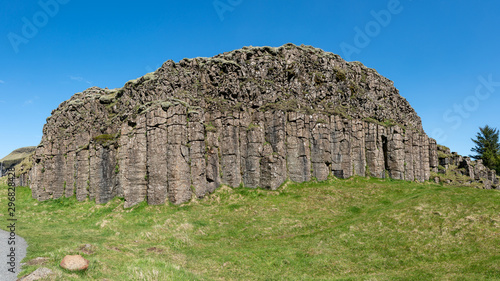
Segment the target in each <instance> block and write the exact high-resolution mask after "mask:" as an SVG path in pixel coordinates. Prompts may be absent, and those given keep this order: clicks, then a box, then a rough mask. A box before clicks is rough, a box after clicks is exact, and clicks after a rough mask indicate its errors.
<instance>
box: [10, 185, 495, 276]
mask: <svg viewBox="0 0 500 281" xmlns="http://www.w3.org/2000/svg"><path fill="white" fill-rule="evenodd" d="M6 188H7V187H6V186H5V185H3V186H2V187H1V188H0V206H3V207H1V209H2V210H4V211H5V212H3V213H2V215H3V218H5V217H6V214H5V213H6V209H7V207H6V204H7V202H6V199H5V198H6ZM16 204H17V208H16V212H17V217H18V219H19V222H18V231H17V233H18V234H19V235H20V236H22V237H24V238H25V239H26V240H27V242H28V243H29V248H28V256H27V258H26V259H25V261H29V260H31V259H33V258H36V257H47V258H49V260H48V262H47V263H46V264H45V265H43V266H45V267H48V268H50V269H52V270H53V271H55V272H56V274H57V276H56V277H54V278H53V280H80V279H84V280H500V192H498V191H495V190H478V189H473V188H470V187H459V188H456V187H454V188H450V187H442V186H439V185H435V184H430V183H424V184H421V183H412V182H404V181H392V180H381V179H365V178H351V179H348V180H337V179H332V180H329V181H328V182H323V183H306V184H293V183H290V184H286V185H285V186H283V187H282V188H281V189H279V190H278V191H267V190H260V189H256V190H254V189H245V188H237V189H231V188H228V187H222V188H220V189H219V190H218V191H216V193H214V194H212V195H210V196H208V197H207V198H205V199H204V200H198V201H193V202H191V203H189V204H185V205H182V206H173V205H164V206H147V205H146V204H140V205H138V206H135V207H133V208H131V209H125V210H124V209H123V200H122V199H115V200H113V201H111V202H109V203H108V204H106V205H96V204H95V203H94V202H83V203H79V202H77V201H76V199H75V198H68V199H59V200H53V201H48V202H42V203H41V202H37V201H35V200H33V199H31V192H30V190H29V189H28V188H25V187H20V188H17V201H16ZM5 225H6V224H5V223H3V224H1V228H3V229H5ZM85 244H89V245H90V246H87V247H85ZM66 254H81V255H83V256H84V257H85V258H87V259H88V260H90V267H89V269H88V270H87V271H86V272H84V273H70V272H67V271H64V270H62V269H61V268H60V267H59V262H60V261H61V259H62V258H63V257H64V256H65V255H66ZM38 267H40V265H33V266H26V267H25V268H24V271H23V272H22V273H23V274H27V273H30V272H32V271H34V270H35V269H36V268H38Z"/></svg>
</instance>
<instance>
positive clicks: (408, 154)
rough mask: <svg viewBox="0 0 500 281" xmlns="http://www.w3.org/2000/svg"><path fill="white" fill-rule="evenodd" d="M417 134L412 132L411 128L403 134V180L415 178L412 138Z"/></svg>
mask: <svg viewBox="0 0 500 281" xmlns="http://www.w3.org/2000/svg"><path fill="white" fill-rule="evenodd" d="M415 135H416V136H418V134H414V133H413V132H412V131H411V130H408V131H407V132H406V134H405V135H404V147H405V163H404V166H405V167H404V171H405V180H407V181H413V180H415V170H414V165H413V158H414V152H413V141H414V140H413V138H414V136H415Z"/></svg>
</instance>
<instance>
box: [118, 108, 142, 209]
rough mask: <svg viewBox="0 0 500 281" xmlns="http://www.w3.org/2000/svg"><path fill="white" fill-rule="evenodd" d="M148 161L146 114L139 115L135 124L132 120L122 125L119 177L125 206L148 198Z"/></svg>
mask: <svg viewBox="0 0 500 281" xmlns="http://www.w3.org/2000/svg"><path fill="white" fill-rule="evenodd" d="M130 125H131V126H130ZM146 163H147V140H146V116H145V115H139V116H138V117H137V120H136V121H135V124H134V123H133V122H132V121H131V122H130V123H129V124H126V123H125V124H124V125H123V126H122V128H121V137H120V139H119V153H118V165H119V169H120V173H119V177H118V178H119V181H120V185H121V187H122V188H123V195H124V197H125V204H124V207H125V208H128V207H131V206H133V205H135V204H138V203H140V202H142V201H144V199H145V198H146V192H147V179H148V175H147V166H146Z"/></svg>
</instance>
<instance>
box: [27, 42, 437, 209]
mask: <svg viewBox="0 0 500 281" xmlns="http://www.w3.org/2000/svg"><path fill="white" fill-rule="evenodd" d="M33 160H34V166H33V169H32V170H31V188H32V191H33V197H34V198H36V199H38V200H47V199H50V198H59V197H61V196H66V197H69V196H73V195H76V197H77V199H78V200H85V199H86V198H90V199H91V200H95V201H96V203H106V202H108V201H109V200H111V199H112V198H114V197H116V196H119V197H124V198H125V207H130V206H132V205H135V204H137V203H139V202H141V201H144V200H147V202H148V203H149V204H165V203H166V202H167V200H168V201H170V202H173V203H175V204H180V203H183V202H187V201H189V200H191V199H192V198H193V197H197V198H202V197H204V196H205V195H206V194H207V193H210V192H213V191H214V190H215V189H216V188H217V187H219V186H220V185H221V184H226V185H229V186H233V187H236V186H241V185H243V186H245V187H249V188H255V187H263V188H269V189H277V188H278V187H279V186H280V185H281V184H283V183H284V182H285V181H286V180H288V179H289V180H292V181H295V182H304V181H309V180H311V179H314V178H315V179H317V180H325V179H327V177H328V176H330V175H332V176H336V177H340V178H347V177H350V176H353V175H361V176H366V175H367V176H372V177H379V178H382V177H386V176H389V177H391V178H394V179H405V180H417V181H424V180H428V179H429V176H430V172H431V171H434V172H437V168H438V164H439V163H438V155H437V147H436V142H435V141H434V140H433V139H430V138H428V137H427V135H426V134H425V133H424V131H423V130H422V125H421V121H420V118H419V117H418V115H417V114H416V113H415V111H414V110H413V109H412V108H411V106H410V105H409V103H408V102H407V101H406V100H405V99H404V98H403V97H401V96H400V95H399V94H398V91H397V89H396V88H394V86H393V83H392V82H391V81H390V80H388V79H386V78H384V77H382V76H380V75H379V74H378V73H377V72H376V71H375V70H373V69H369V68H366V67H364V66H363V65H362V64H361V63H358V62H351V63H349V62H346V61H344V60H342V59H341V58H340V57H339V56H337V55H334V54H331V53H327V52H323V51H322V50H319V49H315V48H312V47H305V46H301V47H298V46H295V45H292V44H287V45H284V46H282V47H279V48H269V47H263V48H243V49H241V50H236V51H232V52H229V53H224V54H221V55H218V56H215V57H213V58H195V59H184V60H182V61H180V62H179V63H174V62H173V61H168V62H166V63H165V64H164V65H163V66H162V67H161V68H159V69H158V70H157V71H155V72H154V73H149V74H147V75H145V76H143V77H141V78H139V79H136V80H133V81H129V82H127V83H126V84H125V86H124V87H123V88H121V89H115V90H108V89H100V88H97V87H93V88H90V89H88V90H86V91H84V92H82V93H78V94H75V95H74V96H73V97H72V98H71V99H70V100H68V101H65V102H63V103H62V104H61V105H60V106H59V107H58V108H57V109H56V110H54V111H53V112H52V116H51V117H49V118H48V119H47V124H46V125H45V127H44V135H43V138H42V142H41V144H40V145H39V146H38V148H37V150H36V153H35V156H34V158H33Z"/></svg>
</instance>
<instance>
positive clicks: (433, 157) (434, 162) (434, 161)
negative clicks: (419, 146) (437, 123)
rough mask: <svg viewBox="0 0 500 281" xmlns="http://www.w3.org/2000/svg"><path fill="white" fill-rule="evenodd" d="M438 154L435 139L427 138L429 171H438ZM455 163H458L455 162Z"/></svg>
mask: <svg viewBox="0 0 500 281" xmlns="http://www.w3.org/2000/svg"><path fill="white" fill-rule="evenodd" d="M438 165H439V162H438V154H437V142H436V140H435V139H431V138H430V139H429V167H430V170H431V172H434V173H437V171H438ZM455 165H458V164H457V163H455Z"/></svg>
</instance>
